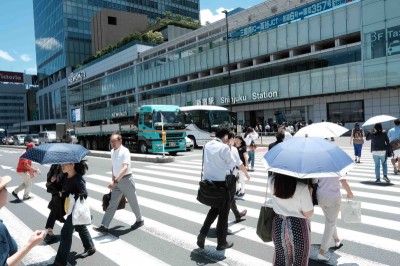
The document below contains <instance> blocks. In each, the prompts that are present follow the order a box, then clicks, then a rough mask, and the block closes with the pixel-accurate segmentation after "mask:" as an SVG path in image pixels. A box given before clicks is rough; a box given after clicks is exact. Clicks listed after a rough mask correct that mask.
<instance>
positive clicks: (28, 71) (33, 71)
mask: <svg viewBox="0 0 400 266" xmlns="http://www.w3.org/2000/svg"><path fill="white" fill-rule="evenodd" d="M25 72H26V74H31V75H36V74H37V68H36V66H35V67H30V68H27V69H25Z"/></svg>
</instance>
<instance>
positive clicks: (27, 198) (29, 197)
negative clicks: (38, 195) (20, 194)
mask: <svg viewBox="0 0 400 266" xmlns="http://www.w3.org/2000/svg"><path fill="white" fill-rule="evenodd" d="M30 199H33V197H32V196H28V197H24V198H23V199H22V200H30Z"/></svg>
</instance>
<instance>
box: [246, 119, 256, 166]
mask: <svg viewBox="0 0 400 266" xmlns="http://www.w3.org/2000/svg"><path fill="white" fill-rule="evenodd" d="M256 139H258V133H257V132H256V131H255V130H254V129H253V128H251V127H248V128H247V131H246V133H245V134H244V141H245V142H246V146H247V154H248V155H249V165H248V166H247V167H249V166H250V167H251V168H248V170H249V171H250V172H253V171H254V161H255V149H256V148H257V146H256V144H255V140H256Z"/></svg>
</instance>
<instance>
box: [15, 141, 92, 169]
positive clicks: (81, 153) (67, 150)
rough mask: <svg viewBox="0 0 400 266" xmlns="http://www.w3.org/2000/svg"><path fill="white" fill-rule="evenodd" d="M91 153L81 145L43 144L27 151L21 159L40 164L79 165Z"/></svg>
mask: <svg viewBox="0 0 400 266" xmlns="http://www.w3.org/2000/svg"><path fill="white" fill-rule="evenodd" d="M88 153H89V151H88V150H87V149H85V148H84V147H82V146H81V145H79V144H67V143H53V144H43V145H40V146H36V147H34V148H32V149H29V150H27V152H25V153H24V154H22V155H21V158H24V159H28V160H31V161H34V162H37V163H40V164H62V163H79V162H80V161H81V160H82V159H83V158H84V157H85V156H86V155H87V154H88Z"/></svg>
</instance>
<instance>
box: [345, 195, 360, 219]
mask: <svg viewBox="0 0 400 266" xmlns="http://www.w3.org/2000/svg"><path fill="white" fill-rule="evenodd" d="M341 218H342V220H343V222H345V223H361V202H360V201H356V200H347V201H344V202H342V206H341Z"/></svg>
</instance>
